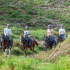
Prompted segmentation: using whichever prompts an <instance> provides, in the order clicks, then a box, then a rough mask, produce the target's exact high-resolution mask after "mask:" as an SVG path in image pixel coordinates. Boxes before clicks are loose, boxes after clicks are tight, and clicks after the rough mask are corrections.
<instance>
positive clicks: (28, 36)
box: [24, 26, 32, 46]
mask: <svg viewBox="0 0 70 70" xmlns="http://www.w3.org/2000/svg"><path fill="white" fill-rule="evenodd" d="M25 29H26V30H25V31H24V37H25V38H28V42H29V46H31V45H32V39H31V37H30V30H29V27H28V26H25Z"/></svg>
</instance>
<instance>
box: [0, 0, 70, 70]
mask: <svg viewBox="0 0 70 70" xmlns="http://www.w3.org/2000/svg"><path fill="white" fill-rule="evenodd" d="M7 23H9V24H11V29H12V31H13V34H12V37H13V39H14V46H13V48H12V50H11V52H12V56H11V58H9V57H6V58H3V52H2V51H3V50H2V49H0V70H70V56H69V55H70V50H69V49H70V44H69V43H70V40H69V38H70V37H69V38H68V39H66V41H64V42H63V43H62V44H61V48H59V45H58V46H57V47H56V48H53V49H52V50H48V51H45V49H44V47H43V45H39V46H38V47H37V46H36V47H35V50H34V57H32V56H31V51H30V50H27V55H28V56H27V57H24V51H23V50H21V47H20V40H19V36H20V34H23V32H24V29H25V25H29V29H30V31H31V37H33V38H34V39H36V40H37V41H39V42H40V41H43V40H44V35H46V26H47V25H48V24H52V25H55V26H54V27H55V28H56V29H55V32H54V34H56V35H58V28H59V26H57V27H56V25H60V24H64V26H65V29H66V31H67V32H69V31H70V24H69V23H70V1H69V0H62V1H61V0H0V38H1V33H3V30H4V28H5V27H6V24H7ZM59 52H60V53H59ZM51 58H52V59H51ZM48 59H49V60H48ZM47 60H48V62H47Z"/></svg>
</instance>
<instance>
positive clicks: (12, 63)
mask: <svg viewBox="0 0 70 70" xmlns="http://www.w3.org/2000/svg"><path fill="white" fill-rule="evenodd" d="M2 60H3V59H2ZM2 63H3V65H2V64H0V66H2V67H1V68H0V70H6V69H9V70H70V58H69V57H68V56H66V57H60V58H59V59H57V60H55V62H42V61H40V60H37V59H34V58H28V57H26V58H25V57H22V56H20V57H13V58H9V57H7V58H5V59H4V62H2Z"/></svg>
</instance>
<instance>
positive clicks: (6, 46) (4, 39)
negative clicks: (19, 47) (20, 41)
mask: <svg viewBox="0 0 70 70" xmlns="http://www.w3.org/2000/svg"><path fill="white" fill-rule="evenodd" d="M1 35H2V38H1V40H2V48H3V50H4V57H6V53H7V49H9V56H11V48H9V46H10V45H11V42H10V40H9V37H8V36H5V35H4V34H1ZM11 46H12V45H11Z"/></svg>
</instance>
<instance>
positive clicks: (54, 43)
mask: <svg viewBox="0 0 70 70" xmlns="http://www.w3.org/2000/svg"><path fill="white" fill-rule="evenodd" d="M52 39H53V47H56V40H55V37H54V36H53V37H52Z"/></svg>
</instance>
